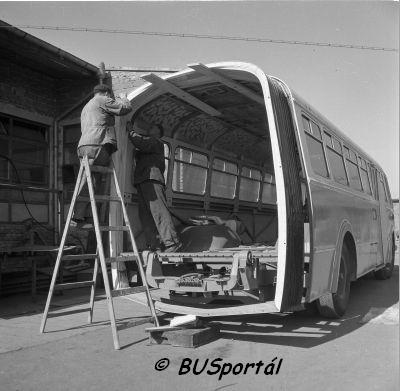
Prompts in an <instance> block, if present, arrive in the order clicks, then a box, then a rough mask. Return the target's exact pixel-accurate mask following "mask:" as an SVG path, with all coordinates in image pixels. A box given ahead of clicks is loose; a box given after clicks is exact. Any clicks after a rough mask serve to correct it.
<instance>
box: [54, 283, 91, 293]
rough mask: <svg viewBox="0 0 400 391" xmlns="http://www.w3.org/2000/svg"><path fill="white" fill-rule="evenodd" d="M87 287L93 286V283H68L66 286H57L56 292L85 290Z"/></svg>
mask: <svg viewBox="0 0 400 391" xmlns="http://www.w3.org/2000/svg"><path fill="white" fill-rule="evenodd" d="M87 286H93V281H79V282H67V283H66V284H57V285H56V286H55V287H54V289H55V290H56V291H59V290H68V289H77V288H84V287H87Z"/></svg>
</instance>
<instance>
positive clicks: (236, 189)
mask: <svg viewBox="0 0 400 391" xmlns="http://www.w3.org/2000/svg"><path fill="white" fill-rule="evenodd" d="M215 160H221V161H223V162H224V163H230V164H235V165H236V174H233V173H231V172H227V171H222V170H220V169H218V168H214V161H215ZM209 170H210V171H209V174H210V175H209V177H210V179H209V181H210V186H209V187H208V188H207V187H206V191H207V190H208V191H209V197H210V199H216V200H224V201H226V200H228V201H231V202H233V203H235V201H236V198H238V197H239V195H238V189H239V186H240V171H241V165H240V160H239V159H238V161H237V162H236V163H235V162H233V161H232V160H229V158H224V157H221V156H219V155H214V156H213V159H212V161H211V162H210V164H209ZM213 171H217V172H220V173H222V174H226V175H231V176H236V183H235V189H234V192H233V197H232V198H227V197H220V196H216V195H212V194H211V188H212V174H213Z"/></svg>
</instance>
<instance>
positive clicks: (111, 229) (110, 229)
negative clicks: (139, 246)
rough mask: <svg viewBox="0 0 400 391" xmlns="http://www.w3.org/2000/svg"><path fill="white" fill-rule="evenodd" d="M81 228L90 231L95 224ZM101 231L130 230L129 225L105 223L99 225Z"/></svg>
mask: <svg viewBox="0 0 400 391" xmlns="http://www.w3.org/2000/svg"><path fill="white" fill-rule="evenodd" d="M80 229H82V230H85V231H89V230H93V229H94V226H93V225H91V224H90V226H89V227H85V226H83V227H80ZM99 230H100V232H114V231H129V228H128V227H125V226H123V225H121V226H119V227H118V226H110V225H103V226H102V227H99Z"/></svg>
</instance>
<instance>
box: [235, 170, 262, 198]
mask: <svg viewBox="0 0 400 391" xmlns="http://www.w3.org/2000/svg"><path fill="white" fill-rule="evenodd" d="M243 168H246V169H249V170H250V175H251V170H254V171H258V174H259V179H254V178H251V177H247V176H243V175H242V172H243ZM239 177H240V182H239V186H237V187H238V194H237V196H238V199H239V202H249V203H252V204H257V205H258V204H259V201H260V194H261V187H262V186H261V185H262V184H263V183H264V182H263V174H262V170H261V169H260V168H255V167H251V166H250V165H248V164H246V163H244V164H241V167H240V172H239ZM243 178H244V179H246V180H250V181H253V182H257V183H258V192H257V200H256V201H249V200H244V199H241V198H240V190H241V186H242V179H243Z"/></svg>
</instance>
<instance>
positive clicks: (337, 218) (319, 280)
mask: <svg viewBox="0 0 400 391" xmlns="http://www.w3.org/2000/svg"><path fill="white" fill-rule="evenodd" d="M302 110H303V109H302V108H301V107H300V106H299V105H297V104H295V111H296V118H297V122H298V124H302ZM304 114H306V115H307V116H308V117H310V115H309V113H307V112H305V111H304ZM311 118H313V116H311ZM314 120H315V118H314ZM317 122H318V121H317ZM319 125H320V126H321V124H319ZM321 129H322V126H321ZM306 137H308V136H306V134H305V132H304V131H303V130H302V128H301V126H300V129H299V140H300V143H301V150H302V153H303V159H304V163H305V170H306V176H307V181H308V185H309V191H310V197H311V200H310V207H311V216H310V224H311V235H312V238H311V243H312V248H311V259H310V267H309V273H310V276H309V285H308V291H307V297H306V299H307V301H313V300H315V299H317V298H318V297H320V296H322V295H323V294H325V293H328V292H334V291H335V290H336V280H335V277H337V273H338V267H339V261H340V254H338V250H337V248H341V243H338V240H339V234H340V229H341V227H342V225H343V224H344V223H345V222H348V223H349V226H350V227H351V232H350V233H351V234H352V235H353V238H354V242H355V246H356V253H357V260H356V261H357V266H356V267H357V276H358V275H361V274H364V273H365V272H366V271H368V270H371V269H372V268H373V266H374V265H375V262H376V260H375V261H374V260H373V257H371V239H372V232H371V227H373V211H372V207H373V201H372V200H371V197H370V196H368V195H366V194H355V193H356V192H355V191H353V190H352V189H350V188H349V187H347V186H343V185H340V184H338V183H337V182H335V181H333V180H332V179H330V178H324V177H322V176H319V175H317V174H315V173H314V171H313V169H312V167H311V161H310V156H309V150H308V146H307V140H306ZM321 159H324V156H321ZM358 193H359V192H358ZM375 224H376V222H375ZM339 251H340V250H339Z"/></svg>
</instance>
